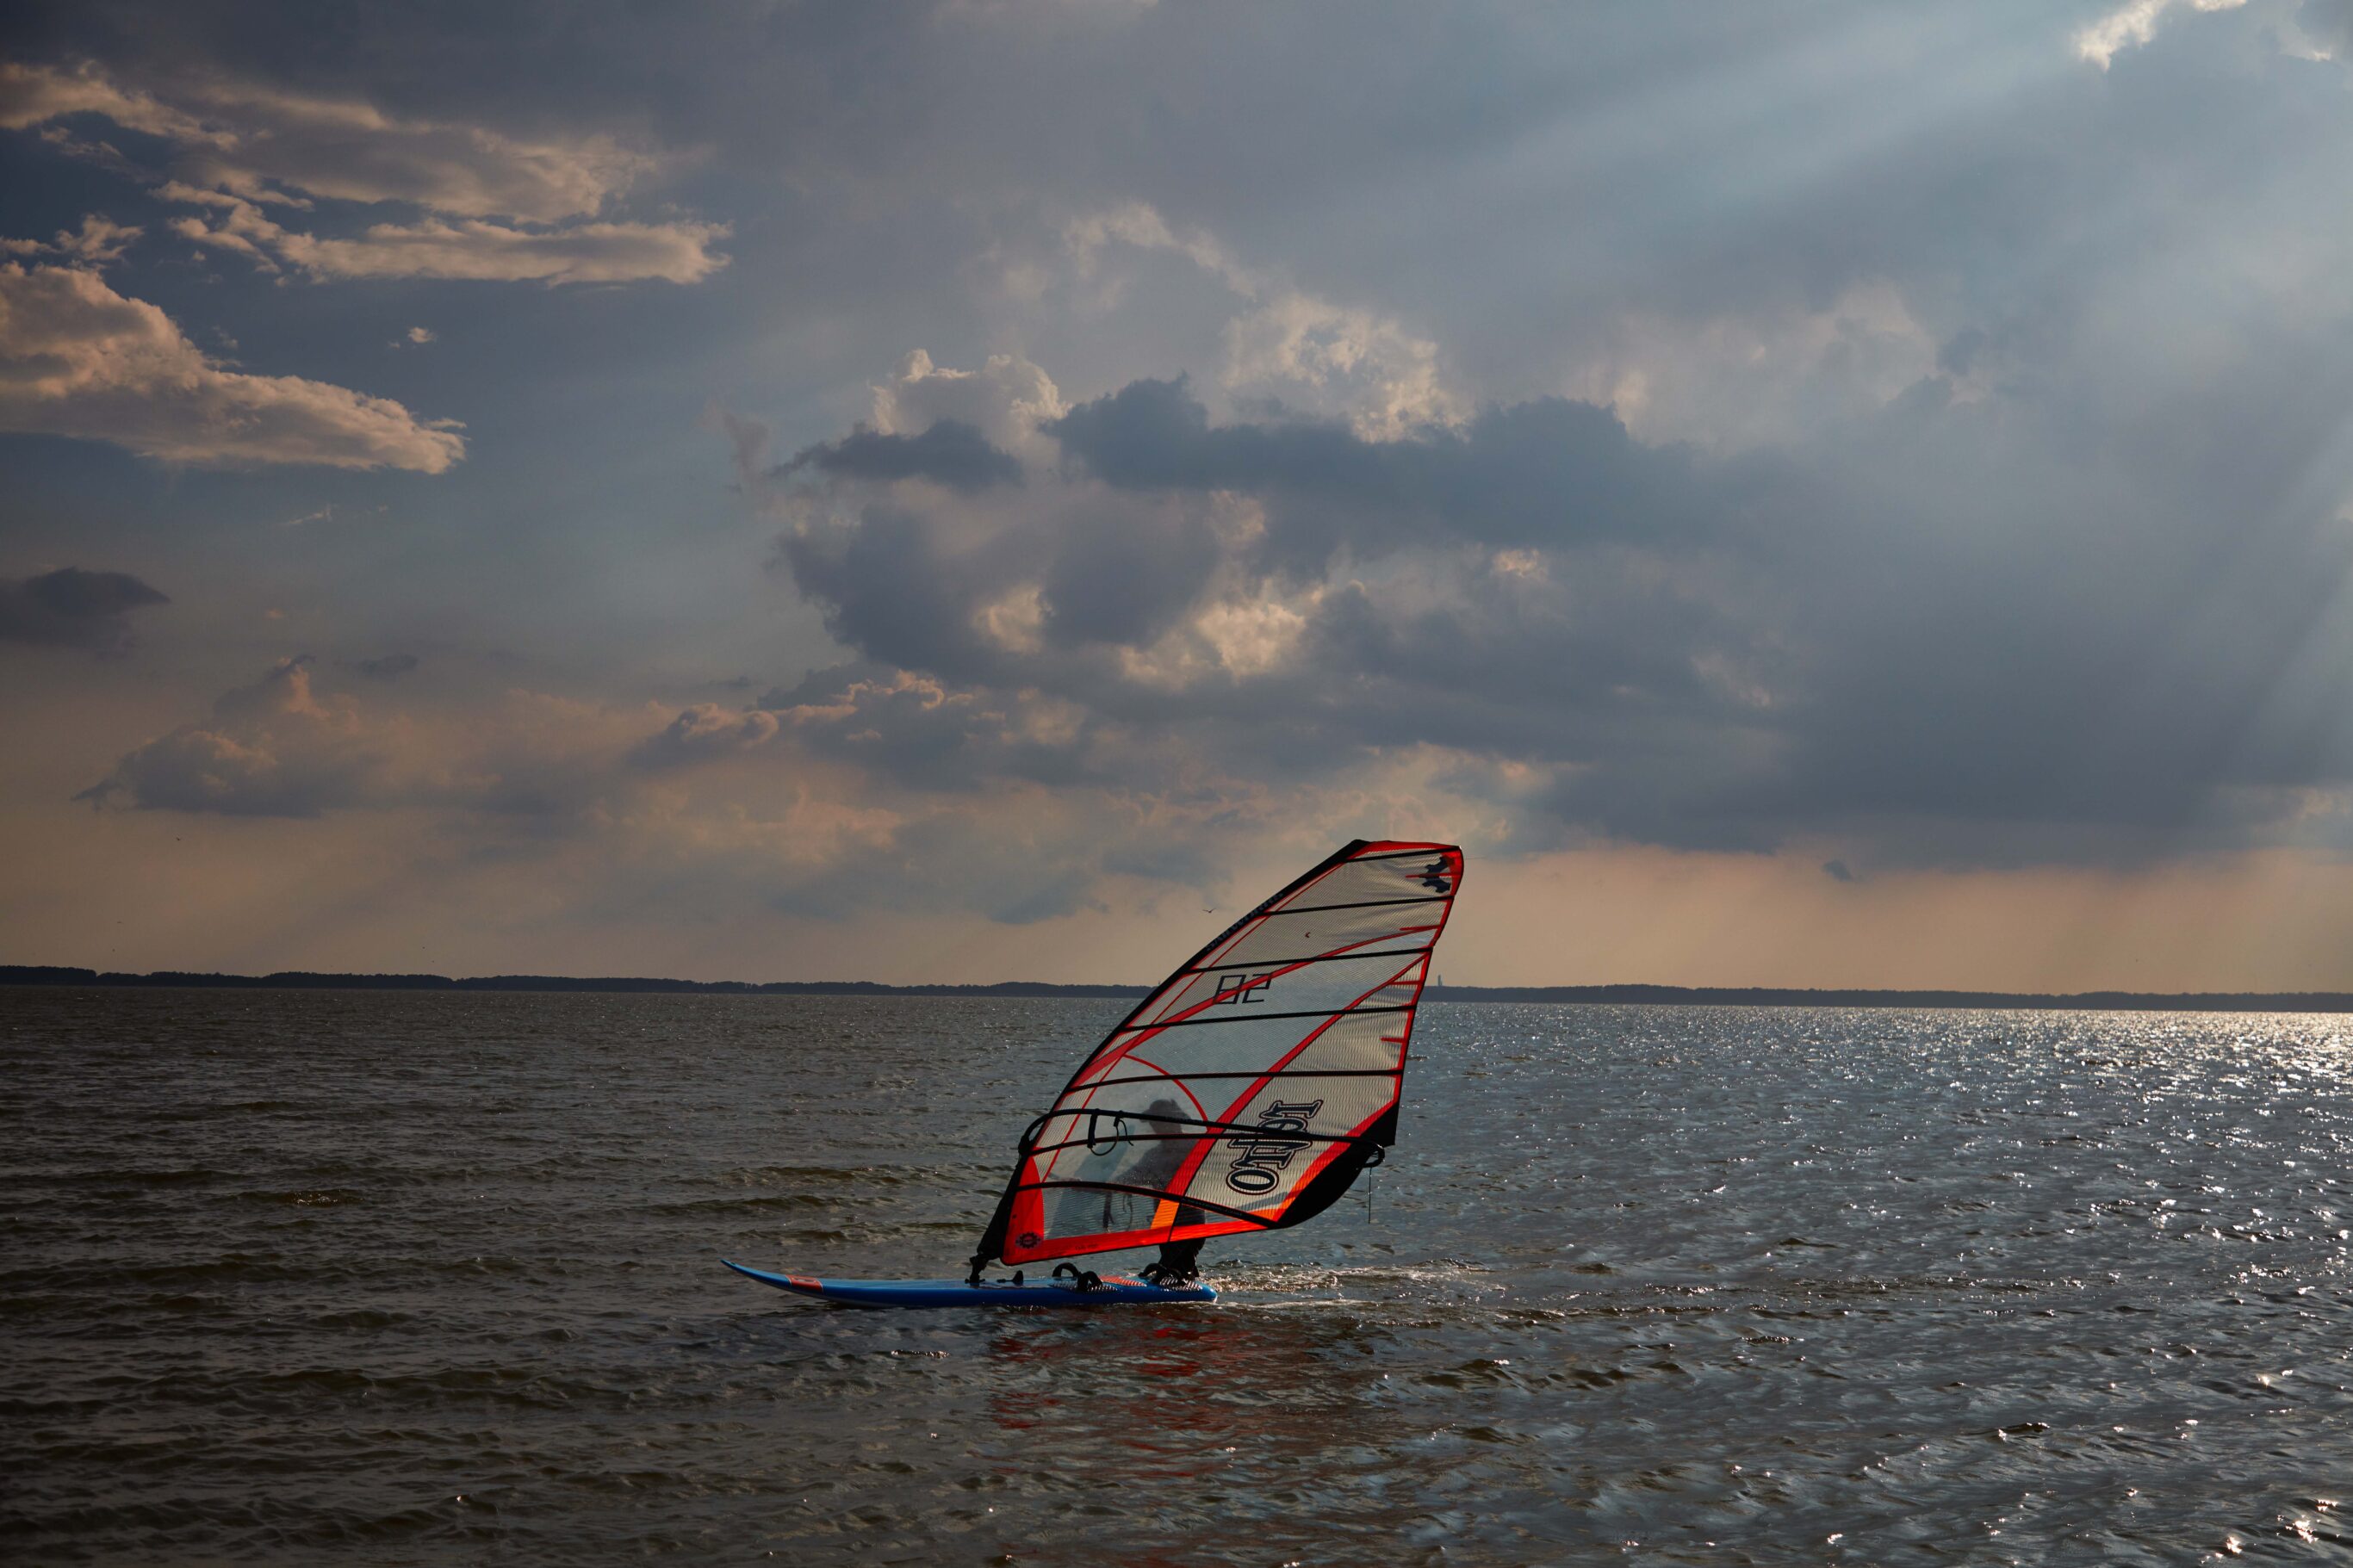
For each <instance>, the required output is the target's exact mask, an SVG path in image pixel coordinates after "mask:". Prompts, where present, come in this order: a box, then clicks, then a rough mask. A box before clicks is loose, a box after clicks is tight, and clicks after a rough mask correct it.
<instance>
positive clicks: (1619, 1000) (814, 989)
mask: <svg viewBox="0 0 2353 1568" xmlns="http://www.w3.org/2000/svg"><path fill="white" fill-rule="evenodd" d="M0 985H141V986H166V985H182V986H205V987H246V988H258V989H261V990H271V991H601V992H681V993H691V994H712V995H723V996H1106V997H1121V996H1141V995H1143V994H1145V991H1146V990H1147V989H1148V987H1145V986H1142V985H1050V984H1046V983H1044V982H1043V981H1036V980H1000V981H998V982H997V983H996V984H993V985H879V984H875V983H874V982H873V981H871V980H771V981H765V982H759V983H754V982H751V981H744V980H658V979H644V978H634V977H623V976H613V977H601V978H587V979H579V978H575V977H573V976H570V975H563V974H483V975H476V976H473V977H470V978H466V979H452V978H451V977H449V976H448V975H446V974H314V973H310V972H308V971H304V970H289V971H282V972H280V973H276V974H258V975H257V974H195V973H186V972H184V971H180V970H171V969H162V970H157V971H156V972H155V973H153V974H122V973H112V972H102V971H100V970H95V969H71V968H66V967H63V966H58V965H43V964H14V963H0ZM1428 995H1429V998H1430V1000H1431V1001H1433V1002H1546V1003H1586V1004H1617V1005H1624V1004H1628V1003H1648V1004H1660V1005H1679V1006H1686V1007H1969V1008H2035V1009H2052V1010H2064V1011H2073V1012H2086V1013H2107V1012H2157V1013H2353V993H2348V992H2344V991H2292V992H2256V991H2204V992H2197V993H2194V994H2179V995H2173V994H2163V993H2159V992H2148V991H2083V992H2077V993H2074V994H2069V995H2038V994H2034V993H2031V992H2020V991H1799V990H1794V989H1790V988H1787V987H1779V986H1697V987H1694V986H1687V985H1432V986H1431V987H1430V990H1429V992H1428Z"/></svg>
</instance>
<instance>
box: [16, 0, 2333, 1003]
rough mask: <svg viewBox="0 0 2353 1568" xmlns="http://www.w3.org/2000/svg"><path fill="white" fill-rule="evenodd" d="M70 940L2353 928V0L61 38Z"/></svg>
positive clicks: (2189, 946)
mask: <svg viewBox="0 0 2353 1568" xmlns="http://www.w3.org/2000/svg"><path fill="white" fill-rule="evenodd" d="M0 479H4V480H5V482H0V742H5V743H0V962H12V963H62V964H81V965H90V966H95V967H100V968H117V969H136V970H144V969H155V968H174V969H223V970H231V971H245V972H257V971H267V970H275V969H328V970H363V971H430V972H437V973H453V974H473V973H512V972H532V973H565V974H664V975H676V976H684V977H691V978H699V979H746V980H791V979H871V980H881V981H889V982H922V981H946V982H957V981H973V982H985V981H993V980H1000V979H1035V980H1050V981H1126V982H1145V981H1149V980H1152V979H1154V978H1155V977H1156V976H1157V975H1158V974H1159V973H1163V972H1164V971H1165V970H1166V968H1168V967H1169V965H1170V964H1172V963H1175V962H1176V961H1177V960H1178V959H1180V958H1181V957H1182V956H1183V955H1184V954H1185V953H1186V952H1190V951H1192V950H1193V949H1194V948H1195V947H1196V946H1198V944H1199V943H1200V942H1203V941H1205V940H1207V938H1208V936H1209V935H1211V934H1213V933H1214V932H1215V931H1217V930H1218V929H1219V928H1220V927H1222V926H1223V925H1224V924H1226V923H1227V922H1228V921H1230V920H1231V919H1233V918H1234V917H1235V916H1236V915H1237V914H1239V913H1240V911H1241V910H1244V909H1247V908H1248V907H1249V906H1250V905H1251V904H1253V903H1255V902H1256V901H1257V900H1259V899H1261V897H1263V896H1264V895H1265V894H1267V893H1268V892H1271V890H1272V889H1274V888H1276V887H1278V886H1280V885H1281V884H1282V883H1283V882H1284V881H1287V880H1288V879H1290V878H1291V877H1292V876H1293V875H1294V874H1295V873H1296V872H1298V871H1299V870H1302V869H1303V868H1305V867H1306V866H1308V865H1310V864H1312V863H1313V862H1314V861H1315V860H1317V859H1319V858H1322V857H1323V856H1324V854H1326V853H1328V852H1329V851H1330V850H1331V849H1332V848H1334V847H1336V846H1337V845H1338V844H1339V843H1341V842H1343V841H1345V840H1346V839H1348V838H1351V837H1398V838H1433V839H1442V840H1448V841H1453V842H1459V843H1461V844H1462V845H1463V846H1464V847H1465V849H1466V850H1467V852H1468V856H1469V862H1468V868H1467V870H1466V874H1465V879H1464V890H1463V894H1462V898H1461V903H1460V905H1459V906H1458V910H1457V912H1456V915H1455V919H1454V925H1453V928H1452V930H1451V932H1450V934H1449V936H1448V939H1447V942H1446V945H1445V947H1444V948H1443V949H1442V950H1441V954H1440V963H1439V969H1440V972H1441V973H1443V974H1444V975H1445V977H1446V978H1447V979H1448V980H1449V981H1450V982H1451V983H1453V984H1599V983H1612V982H1651V983H1661V984H1722V985H1751V984H1761V985H1834V986H1961V987H1982V988H1995V989H2024V990H2078V989H2091V988H2104V987H2123V988H2131V989H2139V990H2159V991H2174V990H2297V989H2347V990H2353V593H2348V574H2349V573H2353V0H2235V3H2234V0H2123V3H2121V4H2119V3H2117V0H2086V3H2081V4H2078V3H2074V0H2020V3H2003V0H1966V3H1957V4H1921V5H1904V6H1888V5H1878V4H1855V3H1846V0H1808V3H1797V0H1792V3H1788V4H1763V5H1760V4H1757V3H1755V0H1726V3H1721V4H1715V3H1706V0H1662V3H1661V4H1655V5H1639V6H1630V5H1616V6H1588V7H1563V6H1558V5H1462V6H1445V7H1436V6H1430V5H1423V4H1419V3H1418V0H1417V3H1402V4H1397V5H1376V4H1360V3H1355V0H1351V3H1349V4H1334V5H1319V4H1307V3H1303V4H1286V5H1263V4H1259V3H1256V0H1251V3H1247V4H1242V3H1237V4H1198V5H1197V4H1176V3H1173V0H1171V3H1165V4H1158V5H1154V4H1145V3H1139V0H932V3H925V4H917V3H913V0H909V3H899V0H876V3H872V4H862V5H795V4H766V5H752V4H737V5H707V6H696V7H684V8H679V7H663V6H644V5H618V4H605V5H598V4H580V5H574V4H565V5H554V4H522V3H518V4H513V5H489V6H486V5H404V6H386V5H352V4H301V5H234V6H229V5H206V4H190V3H185V0H175V3H173V4H165V5H141V4H122V3H117V0H76V3H75V4H73V5H23V6H14V7H10V8H9V9H8V11H7V13H6V16H5V19H4V20H0Z"/></svg>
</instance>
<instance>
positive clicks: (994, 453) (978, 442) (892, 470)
mask: <svg viewBox="0 0 2353 1568" xmlns="http://www.w3.org/2000/svg"><path fill="white" fill-rule="evenodd" d="M806 468H815V469H816V470H817V471H818V473H821V474H824V475H826V476H828V478H832V479H929V480H931V481H932V482H933V483H934V484H940V485H945V486H947V487H948V488H949V489H954V490H961V491H963V492H965V494H967V495H969V494H972V493H974V492H976V491H978V490H985V489H988V488H989V487H990V486H991V485H1018V484H1019V483H1020V482H1021V462H1020V459H1019V458H1016V457H1014V455H1013V454H1012V453H1010V452H1006V451H1000V450H999V449H998V448H997V447H992V446H990V445H989V444H988V437H986V436H984V435H982V434H981V433H980V431H979V430H978V429H977V428H976V427H975V426H970V425H966V424H965V423H963V422H962V421H961V420H955V419H942V420H938V421H935V422H934V424H933V425H932V426H931V428H929V429H927V430H925V431H924V432H923V434H922V435H920V436H889V435H884V434H882V433H881V432H879V431H874V430H853V431H851V432H850V433H849V435H847V436H844V437H842V438H841V439H840V440H839V441H825V442H820V443H818V445H816V446H814V447H804V448H802V449H801V450H800V451H799V452H797V453H796V454H794V457H793V460H792V461H791V462H789V463H786V464H783V465H781V466H780V467H778V468H776V469H775V470H774V473H773V476H772V477H775V478H779V479H782V478H789V477H790V476H792V475H793V474H796V473H798V472H800V471H801V470H803V469H806Z"/></svg>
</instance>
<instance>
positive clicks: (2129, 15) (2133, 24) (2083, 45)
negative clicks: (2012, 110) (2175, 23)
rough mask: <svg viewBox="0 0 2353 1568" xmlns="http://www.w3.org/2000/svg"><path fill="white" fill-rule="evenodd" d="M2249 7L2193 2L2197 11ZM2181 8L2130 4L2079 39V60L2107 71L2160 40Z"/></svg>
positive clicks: (2222, 0) (2163, 2)
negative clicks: (2161, 28) (2171, 14)
mask: <svg viewBox="0 0 2353 1568" xmlns="http://www.w3.org/2000/svg"><path fill="white" fill-rule="evenodd" d="M2246 3H2247V0H2189V8H2190V9H2191V10H2193V11H2235V10H2237V9H2238V8H2239V7H2240V6H2242V5H2245V4H2246ZM2179 4H2180V0H2126V3H2125V4H2124V5H2119V6H2117V7H2116V9H2115V10H2113V11H2111V12H2109V13H2108V14H2107V15H2106V16H2102V17H2101V18H2100V19H2099V20H2098V21H2096V22H2094V23H2092V24H2091V25H2090V26H2086V27H2084V29H2083V30H2082V31H2080V32H2078V33H2077V34H2076V35H2075V37H2074V45H2075V53H2076V56H2077V57H2078V58H2081V59H2084V60H2085V61H2087V62H2089V63H2090V64H2092V65H2095V66H2097V67H2099V68H2101V69H2102V70H2105V69H2107V68H2108V66H2109V64H2110V62H2112V61H2113V60H2115V58H2116V56H2117V55H2119V54H2121V53H2122V52H2123V51H2125V50H2126V49H2129V48H2135V47H2138V46H2140V45H2142V44H2146V43H2147V42H2148V41H2149V40H2150V39H2151V38H2154V37H2157V28H2158V23H2159V22H2161V21H2163V20H2164V18H2165V15H2166V13H2167V12H2168V11H2172V10H2176V9H2178V8H2179Z"/></svg>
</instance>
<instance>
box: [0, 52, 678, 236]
mask: <svg viewBox="0 0 2353 1568" xmlns="http://www.w3.org/2000/svg"><path fill="white" fill-rule="evenodd" d="M73 114H95V115H101V116H103V117H105V118H106V119H109V120H111V121H114V122H115V123H116V124H118V125H121V126H123V127H124V128H126V129H128V130H133V131H140V132H146V133H147V134H149V135H152V136H159V137H162V138H164V140H165V141H167V142H172V143H174V152H175V154H176V156H177V158H178V159H179V167H180V174H181V177H182V178H183V179H185V180H187V181H188V182H190V183H191V184H197V185H209V186H216V187H218V188H219V189H221V190H224V191H227V192H231V193H233V194H235V195H240V196H243V197H246V198H247V199H248V200H254V201H269V200H283V199H285V193H286V192H288V191H295V192H301V193H303V194H305V195H311V196H320V197H326V198H329V199H331V200H335V201H349V202H387V201H393V202H410V203H414V204H415V205H418V206H421V207H426V208H428V209H430V210H432V211H435V212H442V213H450V214H454V215H457V216H464V217H492V216H506V217H517V218H523V219H527V220H530V221H532V222H537V223H553V222H555V221H558V220H560V219H564V218H569V217H577V216H586V215H587V214H592V213H595V212H596V211H597V210H598V209H599V208H600V207H601V206H602V205H604V204H605V202H606V201H607V199H608V198H610V197H612V196H615V195H619V194H621V193H622V192H625V191H627V190H628V188H629V187H630V186H631V185H632V184H636V183H637V182H638V180H640V179H642V178H643V177H645V176H646V175H647V174H650V173H652V172H653V171H654V170H655V169H656V168H658V167H659V160H658V159H656V158H654V157H653V156H651V155H649V154H647V153H638V152H634V151H630V150H628V149H626V148H623V147H622V146H620V145H619V144H618V143H617V142H614V141H613V140H612V139H611V138H610V137H607V136H594V135H592V136H575V137H562V138H543V139H538V140H524V139H520V138H515V137H511V136H507V135H503V134H501V133H500V132H496V131H493V130H490V129H488V128H486V127H483V126H480V125H468V124H461V123H457V122H452V121H433V120H420V119H405V118H402V117H400V116H397V115H392V114H387V113H385V112H384V111H383V110H378V109H376V108H375V106H374V105H372V104H369V103H367V102H365V101H364V100H357V99H332V98H321V97H315V96H312V95H309V94H305V93H299V92H290V91H287V90H284V89H278V88H273V87H267V86H263V85H261V84H259V83H254V82H246V81H239V80H237V79H233V78H228V77H221V76H207V75H200V74H196V73H189V74H187V75H182V76H174V77H172V78H170V79H165V80H158V81H153V82H150V83H146V84H142V85H125V84H122V83H121V82H118V81H117V80H115V79H114V78H113V77H112V76H111V74H110V73H109V72H108V71H107V70H106V69H105V68H102V67H100V66H99V65H97V64H96V63H94V62H88V61H85V62H83V63H81V64H79V65H77V66H73V67H70V68H61V67H56V66H43V65H29V64H25V63H22V62H5V63H0V127H6V128H8V129H11V130H21V129H25V128H26V127H31V126H37V125H42V124H46V123H47V122H49V121H54V120H59V119H62V118H64V117H66V116H68V115H73Z"/></svg>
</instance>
